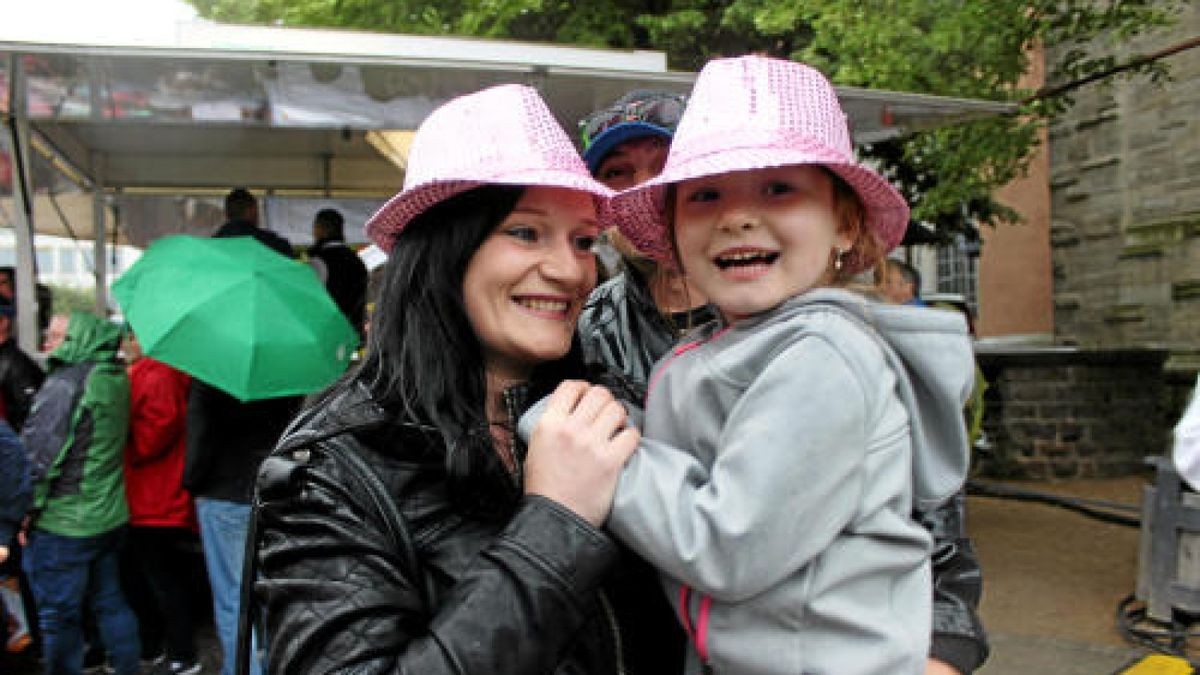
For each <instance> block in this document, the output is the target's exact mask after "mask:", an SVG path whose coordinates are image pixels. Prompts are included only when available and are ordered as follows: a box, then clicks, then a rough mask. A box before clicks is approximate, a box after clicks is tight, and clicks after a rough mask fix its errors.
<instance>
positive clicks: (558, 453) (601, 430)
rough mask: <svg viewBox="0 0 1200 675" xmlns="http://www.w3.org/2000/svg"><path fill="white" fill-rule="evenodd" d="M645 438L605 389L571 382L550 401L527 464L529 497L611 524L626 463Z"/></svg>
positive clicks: (526, 488)
mask: <svg viewBox="0 0 1200 675" xmlns="http://www.w3.org/2000/svg"><path fill="white" fill-rule="evenodd" d="M640 438H641V435H640V434H639V433H638V431H637V429H633V428H626V427H625V408H624V407H623V406H622V405H621V404H620V403H618V402H617V401H616V399H614V398H613V396H612V394H610V393H609V391H608V390H607V389H605V388H604V387H596V386H592V385H589V384H588V383H586V382H577V381H567V382H563V383H562V384H560V385H559V386H558V389H556V390H555V391H554V394H553V395H551V396H550V400H549V403H548V404H547V406H546V411H545V413H543V414H542V418H541V420H540V421H539V422H538V425H537V427H536V428H535V429H534V430H533V435H532V437H531V438H530V441H529V453H528V455H527V456H526V458H525V492H526V493H527V494H537V495H541V496H543V497H546V498H548V499H553V500H554V501H556V502H558V503H559V504H562V505H563V506H565V507H567V508H568V509H571V510H572V511H574V512H575V513H577V514H578V515H579V516H580V517H582V518H584V519H585V520H587V521H588V522H590V523H592V524H593V525H596V526H599V525H602V524H603V523H604V520H605V519H606V518H608V512H609V509H611V508H612V499H613V493H614V492H615V491H616V489H617V479H618V477H620V475H621V467H622V466H624V464H625V460H627V459H629V456H630V455H632V454H633V451H634V450H635V449H636V448H637V444H638V441H639V440H640Z"/></svg>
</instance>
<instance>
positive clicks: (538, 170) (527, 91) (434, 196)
mask: <svg viewBox="0 0 1200 675" xmlns="http://www.w3.org/2000/svg"><path fill="white" fill-rule="evenodd" d="M484 185H513V186H524V187H552V188H564V189H568V190H578V191H580V192H586V193H588V194H591V195H592V196H593V197H594V198H595V200H596V212H597V215H598V216H600V215H601V214H602V213H604V212H606V211H607V202H608V199H609V198H610V197H611V196H612V194H613V193H612V190H610V189H608V188H607V187H605V186H604V185H603V184H601V183H599V182H598V181H596V180H595V179H594V178H592V175H591V174H590V173H589V172H588V170H587V166H586V165H584V163H583V160H582V159H581V158H580V156H579V152H578V151H577V150H576V149H575V146H574V145H573V144H572V143H571V139H570V138H569V137H568V136H567V134H566V132H565V131H563V129H562V127H561V126H560V125H559V124H558V121H557V120H556V119H555V118H554V115H553V114H552V113H551V112H550V109H549V108H548V107H547V106H546V104H545V102H544V101H543V100H542V98H541V97H540V96H539V95H538V93H537V91H536V90H534V89H533V88H531V87H528V86H525V85H517V84H506V85H499V86H495V87H490V88H488V89H484V90H482V91H478V92H475V93H473V94H468V95H466V96H460V97H458V98H456V99H452V100H451V101H449V102H447V103H445V104H444V105H442V106H441V107H439V108H438V109H436V110H434V111H433V112H432V113H430V115H429V117H428V118H426V120H425V121H424V122H423V123H422V124H421V126H420V128H419V129H417V133H416V135H415V137H414V138H413V143H412V146H411V150H410V152H409V161H408V170H407V171H406V172H405V176H404V189H403V190H401V191H400V193H399V194H397V195H395V196H394V197H392V198H391V199H389V200H388V201H387V203H386V204H384V205H383V206H382V207H381V208H380V209H379V210H378V211H377V212H375V215H373V216H371V218H370V219H369V220H368V221H367V224H366V233H367V236H368V237H369V238H370V239H371V240H372V241H374V242H375V243H376V244H377V245H378V246H379V247H380V248H381V249H383V250H384V251H388V252H391V250H392V248H393V247H394V246H395V244H396V238H397V237H398V236H399V235H400V233H401V232H402V231H403V230H404V228H405V227H407V226H408V224H409V223H410V222H412V220H413V219H414V218H416V217H417V216H418V215H420V214H422V213H424V212H425V211H427V210H428V209H429V208H430V207H432V206H434V205H435V204H438V203H440V202H443V201H445V200H447V199H449V198H451V197H454V196H455V195H458V194H460V193H463V192H466V191H468V190H471V189H474V188H477V187H481V186H484Z"/></svg>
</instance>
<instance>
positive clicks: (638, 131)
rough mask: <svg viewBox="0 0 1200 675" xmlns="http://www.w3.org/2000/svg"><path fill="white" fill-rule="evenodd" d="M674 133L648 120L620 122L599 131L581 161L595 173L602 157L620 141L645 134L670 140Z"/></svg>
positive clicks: (615, 147)
mask: <svg viewBox="0 0 1200 675" xmlns="http://www.w3.org/2000/svg"><path fill="white" fill-rule="evenodd" d="M674 135H675V132H673V131H671V130H670V129H664V128H663V127H660V126H658V125H655V124H650V123H649V122H622V123H620V124H618V125H616V126H612V127H609V128H607V129H605V130H604V131H602V132H600V135H598V136H596V138H595V139H593V140H592V143H591V145H589V146H588V147H587V149H586V150H584V151H583V161H584V162H586V163H587V167H588V171H591V172H592V173H593V174H595V173H596V169H599V168H600V163H601V162H603V161H604V158H605V157H608V154H609V153H610V152H612V151H613V150H616V149H617V146H618V145H620V144H622V143H625V142H627V141H632V140H636V139H638V138H645V137H647V136H657V137H659V138H665V139H667V140H668V141H670V140H671V137H672V136H674Z"/></svg>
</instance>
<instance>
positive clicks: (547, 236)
mask: <svg viewBox="0 0 1200 675" xmlns="http://www.w3.org/2000/svg"><path fill="white" fill-rule="evenodd" d="M597 233H598V228H597V225H596V207H595V203H594V202H593V200H592V197H591V195H589V194H587V193H584V192H579V191H576V190H567V189H563V188H550V187H531V188H528V189H526V190H525V192H524V193H523V194H522V196H521V198H520V200H518V201H517V205H516V206H515V207H514V208H513V211H512V213H510V214H509V215H508V216H507V217H506V218H505V219H504V220H503V221H501V222H500V224H499V225H497V226H496V228H495V229H494V230H493V231H492V233H491V234H489V235H488V236H487V238H486V239H484V241H483V244H482V245H480V247H479V249H478V250H477V251H475V253H474V255H472V256H471V259H470V260H469V261H468V262H467V269H466V273H465V275H464V276H463V301H464V304H465V305H466V311H467V319H468V320H469V321H470V322H471V327H472V328H473V329H474V330H475V334H476V335H477V336H478V337H479V342H480V344H481V345H482V348H483V354H484V367H485V369H486V370H487V371H488V373H489V374H491V375H493V376H496V377H500V378H502V379H506V380H514V381H515V380H520V379H524V378H525V377H527V376H528V374H529V372H530V371H531V370H532V369H533V367H534V366H536V365H537V364H539V363H542V362H545V361H550V360H553V359H557V358H561V357H562V356H563V355H565V354H566V353H567V351H568V349H569V348H570V346H571V337H572V335H574V332H575V321H576V319H578V318H579V312H580V311H581V310H582V309H583V303H584V301H585V300H587V296H588V293H590V292H591V290H592V287H593V286H595V285H596V261H595V256H594V255H593V254H592V244H593V243H594V242H595V239H596V235H597Z"/></svg>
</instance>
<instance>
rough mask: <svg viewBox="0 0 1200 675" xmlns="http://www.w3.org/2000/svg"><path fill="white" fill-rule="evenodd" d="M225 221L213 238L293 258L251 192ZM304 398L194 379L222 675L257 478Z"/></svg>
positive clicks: (199, 489) (226, 672) (192, 428)
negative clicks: (251, 243)
mask: <svg viewBox="0 0 1200 675" xmlns="http://www.w3.org/2000/svg"><path fill="white" fill-rule="evenodd" d="M225 216H226V217H227V218H228V222H227V223H226V224H225V225H224V226H222V227H221V228H220V229H219V230H217V233H216V234H215V235H214V236H216V237H241V236H247V237H254V238H255V239H256V240H257V241H258V242H259V243H261V244H263V245H264V246H267V247H268V248H270V249H272V250H274V251H275V252H277V253H279V254H280V255H283V256H285V257H290V255H291V251H292V248H291V244H289V243H288V242H287V241H286V240H285V239H283V238H282V237H279V236H278V235H275V234H274V233H272V232H269V231H267V230H264V229H262V228H260V227H258V203H257V202H256V201H255V199H254V196H253V195H251V194H250V193H249V192H247V191H246V190H244V189H241V188H238V189H236V190H232V191H231V192H230V193H229V194H228V195H226V197H225ZM301 400H302V399H301V398H299V397H284V398H270V399H263V400H259V401H239V400H238V399H236V398H234V397H233V396H231V395H229V394H227V393H225V392H224V391H221V390H220V389H218V388H216V387H213V386H211V385H209V384H207V383H205V382H202V381H200V380H197V379H193V380H192V386H191V389H190V390H189V391H188V402H187V453H186V460H185V463H184V470H183V486H184V487H185V488H187V490H188V491H189V492H191V493H192V496H193V497H194V498H195V499H196V519H197V520H198V521H199V523H200V540H201V543H202V545H203V548H204V564H205V566H206V567H207V569H208V583H209V586H210V587H211V588H212V598H213V622H214V623H215V624H216V627H217V638H218V641H219V642H220V643H221V652H222V653H223V654H224V659H223V662H222V665H221V673H222V675H233V668H234V654H235V651H236V647H237V627H238V626H237V625H238V611H239V606H240V598H239V591H240V590H241V583H242V559H243V558H244V557H245V548H246V528H247V525H248V524H249V522H250V496H251V492H252V490H253V487H254V478H255V476H256V475H257V474H258V465H259V464H260V463H261V462H262V460H263V458H265V457H266V456H267V453H269V452H270V451H271V448H273V447H275V442H276V441H278V440H279V436H280V435H281V434H282V433H283V430H284V428H285V427H286V426H287V424H288V422H289V421H290V420H291V419H292V416H293V415H295V414H296V412H297V411H298V410H299V408H300V402H301ZM257 652H258V649H257V647H256V648H255V649H254V653H255V654H257ZM262 670H263V667H262V664H261V663H260V662H259V659H257V658H253V659H252V660H251V673H252V675H258V674H259V673H261V672H262Z"/></svg>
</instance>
